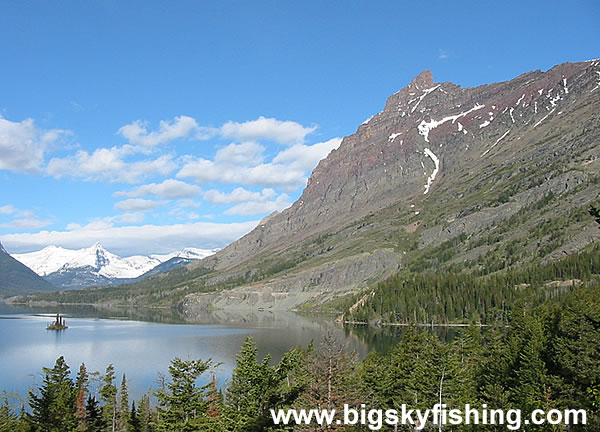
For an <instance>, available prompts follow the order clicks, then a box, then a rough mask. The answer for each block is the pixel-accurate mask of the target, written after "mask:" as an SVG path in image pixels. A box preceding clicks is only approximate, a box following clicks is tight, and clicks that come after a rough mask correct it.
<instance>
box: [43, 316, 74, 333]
mask: <svg viewBox="0 0 600 432" xmlns="http://www.w3.org/2000/svg"><path fill="white" fill-rule="evenodd" d="M68 328H69V327H67V324H66V321H65V320H64V318H63V317H62V316H61V315H60V314H59V313H57V314H56V320H54V322H53V323H52V324H49V325H48V327H46V330H65V329H68Z"/></svg>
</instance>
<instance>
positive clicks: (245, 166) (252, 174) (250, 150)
mask: <svg viewBox="0 0 600 432" xmlns="http://www.w3.org/2000/svg"><path fill="white" fill-rule="evenodd" d="M341 141H342V140H341V138H333V139H331V140H329V141H326V142H323V143H317V144H313V145H304V144H296V145H294V146H292V147H289V148H287V149H285V150H283V151H281V152H280V153H279V154H278V155H277V156H275V158H274V159H273V160H272V161H271V162H268V163H266V162H262V161H263V160H264V155H263V151H264V149H263V148H262V146H260V145H258V144H254V143H251V142H247V143H244V144H231V145H229V146H227V147H225V148H223V149H221V150H219V151H218V152H217V154H216V155H215V159H214V160H209V159H202V158H192V157H188V158H187V159H186V160H185V163H184V166H183V167H182V168H181V170H179V172H178V173H177V175H176V177H178V178H193V179H194V180H195V181H196V182H197V183H200V184H206V183H211V182H221V183H228V184H241V185H249V186H265V187H275V188H281V189H284V190H286V191H294V190H296V189H297V188H298V187H300V186H304V185H305V184H306V179H307V174H308V173H310V171H311V170H312V169H314V168H315V166H316V165H317V163H318V162H319V160H321V159H322V158H324V157H325V156H327V154H329V152H330V151H331V150H333V149H335V148H337V147H339V145H340V143H341Z"/></svg>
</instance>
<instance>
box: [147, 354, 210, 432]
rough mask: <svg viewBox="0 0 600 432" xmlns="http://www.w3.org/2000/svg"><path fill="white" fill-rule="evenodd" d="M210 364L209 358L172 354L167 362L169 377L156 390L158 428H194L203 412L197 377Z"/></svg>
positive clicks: (205, 404)
mask: <svg viewBox="0 0 600 432" xmlns="http://www.w3.org/2000/svg"><path fill="white" fill-rule="evenodd" d="M211 366H212V361H211V360H208V361H202V360H181V359H180V358H175V359H173V360H172V361H171V365H170V366H169V375H170V377H171V380H170V381H169V382H167V383H166V385H165V388H163V389H161V390H159V391H157V392H156V397H157V398H158V406H159V407H158V411H159V414H160V421H159V423H158V430H160V431H174V430H177V431H194V430H197V427H198V425H199V424H200V423H201V421H202V419H203V418H204V417H205V416H206V410H207V407H208V403H207V401H206V400H205V388H202V387H198V386H197V385H196V380H197V379H198V377H199V376H200V375H202V374H203V373H204V372H206V371H207V370H208V369H209V368H210V367H211Z"/></svg>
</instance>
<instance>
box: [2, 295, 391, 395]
mask: <svg viewBox="0 0 600 432" xmlns="http://www.w3.org/2000/svg"><path fill="white" fill-rule="evenodd" d="M61 313H62V314H63V315H64V316H65V318H66V322H67V325H68V326H69V328H68V329H67V330H64V331H59V332H56V331H48V330H46V326H47V325H48V324H49V323H50V322H51V321H52V320H53V318H54V316H55V314H56V310H53V309H51V308H47V309H44V310H33V309H26V308H15V307H11V306H8V305H3V304H0V337H1V341H2V343H1V344H0V364H1V365H2V369H1V371H0V390H6V391H9V392H12V391H17V392H18V393H19V394H20V396H21V397H24V396H26V394H27V389H28V388H29V387H32V386H33V387H37V386H39V385H40V384H41V382H42V378H43V375H42V367H43V366H45V367H52V366H53V365H54V362H55V361H56V359H57V358H58V357H59V356H64V357H65V360H66V362H67V364H68V365H69V366H70V367H71V371H72V372H73V373H75V372H76V371H77V370H78V368H79V365H80V364H81V363H82V362H83V363H85V364H86V367H87V369H88V371H99V372H104V370H105V369H106V366H107V365H108V364H110V363H113V364H114V366H115V369H116V373H117V384H119V383H120V381H121V376H122V374H123V373H125V374H126V375H127V379H128V385H129V392H130V395H131V396H132V397H133V398H135V399H138V398H140V397H141V395H143V394H144V393H146V392H147V391H148V390H149V388H150V387H151V386H154V387H155V388H156V380H157V376H158V373H159V372H161V373H163V374H166V373H167V371H168V366H169V364H170V361H171V359H173V358H174V357H180V358H185V359H203V360H207V359H209V358H210V359H212V360H213V361H214V362H215V363H221V365H220V366H219V367H218V368H216V369H215V370H214V373H215V375H216V377H217V380H218V382H219V385H221V386H222V385H226V383H227V380H228V379H230V377H231V372H232V370H233V368H234V367H235V357H236V354H237V353H238V352H239V350H240V347H241V345H242V343H243V342H244V340H245V338H246V337H247V336H251V337H252V338H254V340H255V341H256V343H257V346H258V350H259V358H260V359H262V358H263V357H264V356H265V355H266V354H267V353H270V354H271V355H272V356H273V358H274V359H275V360H279V359H280V358H281V356H282V355H283V354H284V353H285V352H286V351H288V350H289V349H291V348H293V347H295V346H298V345H301V346H304V347H306V346H307V345H308V344H309V343H310V342H311V341H314V342H315V344H318V343H319V342H320V340H321V338H322V336H323V335H324V334H325V333H326V332H333V334H334V335H335V336H336V337H337V338H338V340H340V341H344V342H345V343H346V344H347V346H348V349H351V350H356V351H357V353H358V354H359V356H360V357H363V356H364V355H366V353H368V352H369V351H370V350H371V349H380V350H381V349H385V347H386V346H389V344H390V343H391V342H392V341H393V339H394V337H393V336H390V335H383V334H380V335H379V336H378V335H377V334H376V330H373V331H370V332H368V337H365V336H364V333H365V330H364V329H363V330H362V333H363V335H362V336H361V334H360V332H359V333H355V332H353V331H351V330H348V329H344V328H342V327H340V326H339V325H337V324H336V323H335V322H334V321H333V320H332V319H323V318H318V317H317V318H315V317H310V318H305V317H301V316H299V315H296V314H294V313H291V312H290V313H281V312H268V311H265V312H251V313H246V314H237V313H236V314H234V313H225V312H221V311H218V312H215V313H212V314H207V315H206V316H201V317H195V318H194V320H193V322H192V323H190V322H189V320H186V319H185V318H182V317H181V316H179V315H178V314H176V313H175V312H173V311H170V310H141V309H129V310H110V311H98V310H95V309H93V308H85V307H79V308H72V309H65V308H62V309H61ZM152 320H154V321H158V322H151V321H152ZM206 379H207V380H208V379H209V376H206ZM92 385H98V383H97V382H96V383H92Z"/></svg>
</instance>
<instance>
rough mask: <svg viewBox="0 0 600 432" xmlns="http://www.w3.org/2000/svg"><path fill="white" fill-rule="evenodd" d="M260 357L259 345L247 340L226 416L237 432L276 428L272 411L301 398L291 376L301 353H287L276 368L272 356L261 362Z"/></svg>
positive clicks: (232, 378) (233, 381)
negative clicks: (258, 353) (258, 357)
mask: <svg viewBox="0 0 600 432" xmlns="http://www.w3.org/2000/svg"><path fill="white" fill-rule="evenodd" d="M256 355H257V347H256V344H255V343H254V340H253V339H252V338H250V337H247V338H246V340H245V341H244V344H243V345H242V348H241V349H240V352H239V353H238V355H237V358H236V367H235V369H234V370H233V374H232V377H231V383H230V385H229V387H228V389H227V397H226V405H227V408H228V410H227V413H226V415H227V416H228V419H229V423H230V424H229V427H230V428H231V429H232V430H234V431H260V430H265V429H266V428H269V427H273V423H272V418H271V415H270V410H271V409H278V408H281V407H283V406H285V405H289V404H291V402H293V400H294V399H295V398H296V397H297V396H298V389H297V388H296V386H295V385H294V383H292V381H291V375H292V373H293V371H294V369H295V368H296V367H297V366H298V364H299V358H300V356H301V351H300V350H297V349H296V350H291V351H289V352H287V353H286V354H285V355H284V356H283V358H282V360H281V361H280V363H279V364H278V365H276V366H270V362H271V356H270V355H267V356H266V357H265V358H264V359H263V360H262V361H261V362H259V361H258V360H257V358H256Z"/></svg>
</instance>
